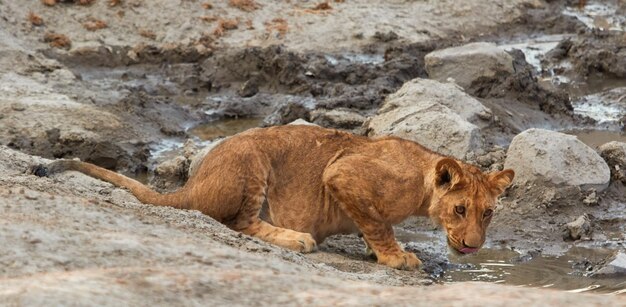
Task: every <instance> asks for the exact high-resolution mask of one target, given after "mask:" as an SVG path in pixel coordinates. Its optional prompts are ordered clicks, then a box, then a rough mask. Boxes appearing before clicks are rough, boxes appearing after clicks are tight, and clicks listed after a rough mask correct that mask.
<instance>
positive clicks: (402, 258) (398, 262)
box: [378, 252, 422, 271]
mask: <svg viewBox="0 0 626 307" xmlns="http://www.w3.org/2000/svg"><path fill="white" fill-rule="evenodd" d="M378 263H380V264H384V265H386V266H389V267H392V268H394V269H398V270H407V271H412V270H417V269H419V268H420V266H422V261H420V260H419V259H418V258H417V256H415V254H413V253H408V252H399V253H397V254H384V255H378Z"/></svg>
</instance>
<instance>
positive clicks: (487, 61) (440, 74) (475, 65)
mask: <svg viewBox="0 0 626 307" xmlns="http://www.w3.org/2000/svg"><path fill="white" fill-rule="evenodd" d="M424 62H425V65H426V71H427V72H428V76H429V77H430V78H431V79H435V80H439V81H445V80H447V79H448V78H452V79H454V80H455V82H456V83H457V84H458V85H460V86H462V87H463V88H466V89H467V88H469V87H470V85H471V84H472V82H474V81H476V80H478V79H479V78H483V77H487V78H492V77H495V76H496V75H497V74H511V73H513V72H514V70H513V58H512V57H511V55H509V54H508V53H506V52H505V51H504V50H502V49H500V48H498V47H497V46H496V45H495V44H493V43H484V42H480V43H471V44H467V45H463V46H459V47H453V48H446V49H442V50H436V51H433V52H431V53H429V54H427V55H426V56H425V57H424Z"/></svg>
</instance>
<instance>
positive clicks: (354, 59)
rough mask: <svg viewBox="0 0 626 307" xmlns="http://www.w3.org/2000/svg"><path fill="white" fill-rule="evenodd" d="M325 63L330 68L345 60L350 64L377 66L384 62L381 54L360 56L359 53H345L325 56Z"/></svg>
mask: <svg viewBox="0 0 626 307" xmlns="http://www.w3.org/2000/svg"><path fill="white" fill-rule="evenodd" d="M324 58H326V61H328V63H329V64H330V65H332V66H335V65H337V64H339V61H341V60H346V61H348V62H350V63H356V64H366V65H378V64H382V63H383V62H385V57H384V56H383V55H382V54H361V53H345V54H341V55H336V56H335V55H328V54H327V55H325V56H324Z"/></svg>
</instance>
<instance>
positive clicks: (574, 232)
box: [563, 214, 592, 241]
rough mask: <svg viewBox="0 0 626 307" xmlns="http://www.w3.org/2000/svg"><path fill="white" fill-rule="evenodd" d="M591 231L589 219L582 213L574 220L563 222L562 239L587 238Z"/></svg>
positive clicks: (589, 236)
mask: <svg viewBox="0 0 626 307" xmlns="http://www.w3.org/2000/svg"><path fill="white" fill-rule="evenodd" d="M591 231H592V228H591V219H590V218H589V216H588V215H587V214H583V215H581V216H579V217H578V218H577V219H576V220H575V221H573V222H570V223H567V224H565V228H564V229H563V240H565V241H571V240H573V241H576V240H581V239H582V240H589V239H590V238H591Z"/></svg>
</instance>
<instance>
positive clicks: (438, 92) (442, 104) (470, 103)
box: [368, 79, 491, 159]
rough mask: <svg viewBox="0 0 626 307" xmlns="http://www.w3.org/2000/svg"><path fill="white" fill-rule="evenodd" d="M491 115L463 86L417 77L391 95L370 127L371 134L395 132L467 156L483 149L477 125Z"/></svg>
mask: <svg viewBox="0 0 626 307" xmlns="http://www.w3.org/2000/svg"><path fill="white" fill-rule="evenodd" d="M490 118H491V111H490V110H489V109H487V108H485V107H484V106H483V105H482V104H481V103H480V102H479V101H477V100H476V99H473V98H472V97H470V96H468V95H466V94H465V93H464V92H463V91H462V90H461V88H460V87H458V86H456V85H454V84H444V83H441V82H438V81H434V80H426V79H414V80H411V81H409V82H407V83H405V84H404V85H403V86H402V88H400V89H399V90H398V91H397V92H396V93H394V94H392V95H389V97H387V99H386V101H385V103H384V104H383V106H382V107H381V109H380V110H379V112H378V115H376V116H374V117H373V118H372V119H371V120H370V121H369V124H368V129H369V134H370V135H371V136H382V135H394V136H397V137H401V138H405V139H409V140H413V141H416V142H418V143H420V144H422V145H424V146H426V147H427V148H429V149H431V150H434V151H436V152H439V153H441V154H445V155H450V156H453V157H456V158H459V159H464V158H465V155H466V154H467V153H468V152H470V151H474V152H481V151H482V145H483V142H482V136H481V135H480V129H479V126H477V125H481V126H482V125H486V122H483V120H484V119H490Z"/></svg>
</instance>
